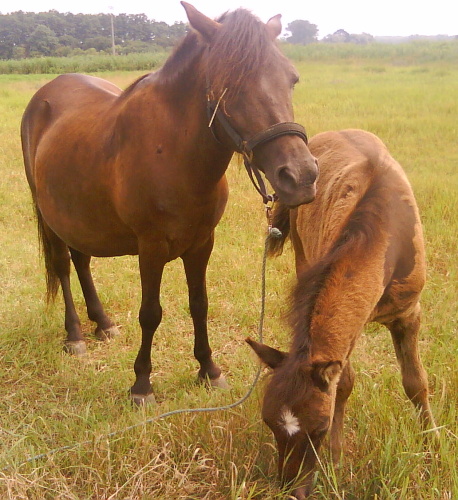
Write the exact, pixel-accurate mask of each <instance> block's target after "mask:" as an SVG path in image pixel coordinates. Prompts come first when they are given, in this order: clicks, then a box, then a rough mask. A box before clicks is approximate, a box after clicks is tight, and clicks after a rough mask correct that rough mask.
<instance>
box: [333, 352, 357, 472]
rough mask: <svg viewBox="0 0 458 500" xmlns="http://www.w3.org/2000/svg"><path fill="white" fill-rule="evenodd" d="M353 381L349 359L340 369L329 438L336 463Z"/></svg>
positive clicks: (341, 445)
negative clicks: (340, 373) (341, 369)
mask: <svg viewBox="0 0 458 500" xmlns="http://www.w3.org/2000/svg"><path fill="white" fill-rule="evenodd" d="M354 382H355V371H354V370H353V367H352V366H351V363H350V360H348V361H347V364H346V365H345V367H344V369H343V371H342V375H341V376H340V380H339V384H338V385H337V392H336V404H335V409H334V417H333V419H332V426H331V435H330V440H329V446H330V450H331V456H332V460H333V462H334V463H337V462H338V461H339V460H340V457H341V455H342V448H343V443H344V416H345V406H346V404H347V400H348V398H349V396H350V394H351V391H352V390H353V385H354Z"/></svg>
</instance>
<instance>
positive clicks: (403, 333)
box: [386, 303, 436, 429]
mask: <svg viewBox="0 0 458 500" xmlns="http://www.w3.org/2000/svg"><path fill="white" fill-rule="evenodd" d="M386 326H387V327H388V329H389V330H390V332H391V336H392V339H393V344H394V348H395V351H396V357H397V359H398V361H399V364H400V365H401V373H402V384H403V386H404V390H405V392H406V394H407V396H408V397H409V398H410V400H411V401H412V403H413V404H414V405H415V406H416V407H417V408H418V410H419V411H420V417H421V422H422V425H423V428H424V429H428V428H435V427H436V424H435V423H434V418H433V415H432V413H431V409H430V406H429V401H428V377H427V375H426V371H425V369H424V368H423V364H422V362H421V359H420V354H419V351H418V333H419V330H420V304H419V303H418V304H417V306H416V308H415V310H414V311H413V312H412V313H411V314H410V315H409V316H402V317H399V318H397V319H395V320H394V321H393V322H391V323H389V324H387V325H386Z"/></svg>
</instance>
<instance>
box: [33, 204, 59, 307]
mask: <svg viewBox="0 0 458 500" xmlns="http://www.w3.org/2000/svg"><path fill="white" fill-rule="evenodd" d="M33 206H34V209H35V215H36V219H37V229H38V241H39V244H40V251H41V254H42V256H43V257H44V260H45V268H46V301H47V302H48V304H49V303H50V302H53V301H54V299H55V298H56V294H57V291H58V290H59V284H60V281H59V277H58V275H57V272H56V269H55V267H54V262H53V253H54V250H53V244H52V240H51V237H50V231H51V230H50V229H49V228H48V226H47V225H46V223H45V221H44V220H43V216H42V215H41V212H40V209H39V208H38V206H37V204H36V202H35V200H33Z"/></svg>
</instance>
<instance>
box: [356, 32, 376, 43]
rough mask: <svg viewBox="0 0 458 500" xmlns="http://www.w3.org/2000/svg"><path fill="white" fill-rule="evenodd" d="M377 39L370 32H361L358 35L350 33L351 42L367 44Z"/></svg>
mask: <svg viewBox="0 0 458 500" xmlns="http://www.w3.org/2000/svg"><path fill="white" fill-rule="evenodd" d="M374 40H375V39H374V37H373V36H372V35H369V33H360V34H358V35H355V34H353V33H352V34H351V35H350V42H351V43H356V44H358V45H367V44H368V43H371V42H373V41H374Z"/></svg>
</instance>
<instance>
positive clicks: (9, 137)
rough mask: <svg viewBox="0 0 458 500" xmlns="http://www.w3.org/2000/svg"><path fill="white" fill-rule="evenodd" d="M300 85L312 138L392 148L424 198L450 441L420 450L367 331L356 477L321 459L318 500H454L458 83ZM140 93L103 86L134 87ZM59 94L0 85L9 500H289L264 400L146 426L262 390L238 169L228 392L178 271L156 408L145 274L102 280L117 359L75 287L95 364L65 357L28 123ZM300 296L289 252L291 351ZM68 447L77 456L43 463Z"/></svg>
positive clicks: (318, 79)
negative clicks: (146, 380) (195, 348)
mask: <svg viewBox="0 0 458 500" xmlns="http://www.w3.org/2000/svg"><path fill="white" fill-rule="evenodd" d="M297 67H298V69H299V71H300V74H301V82H300V83H299V84H298V85H297V88H296V93H295V112H296V120H297V121H298V122H300V123H303V124H304V125H305V126H306V127H307V130H308V132H309V134H310V135H313V134H315V133H317V132H320V131H323V130H330V129H340V128H347V127H352V128H364V129H367V130H370V131H372V132H374V133H376V134H377V135H379V136H380V137H381V138H382V139H383V140H384V141H385V142H386V143H387V144H388V146H389V148H390V149H391V151H392V153H393V155H394V156H395V157H396V158H397V159H398V160H399V161H400V162H401V164H403V166H404V168H405V170H406V172H407V174H408V176H409V178H410V180H411V182H412V184H413V187H414V190H415V193H416V197H417V201H418V204H419V206H420V211H421V214H422V220H423V223H424V231H425V238H426V245H427V258H428V282H427V286H426V289H425V292H424V294H423V311H424V315H423V328H422V340H421V352H422V357H423V360H424V363H425V366H426V368H427V371H428V373H429V378H430V385H431V392H432V398H431V405H432V409H433V412H434V414H435V417H436V420H437V423H438V425H439V426H441V430H440V439H439V442H438V443H437V444H435V445H432V444H431V443H430V442H429V440H428V439H426V441H425V439H424V438H425V435H423V434H422V433H421V432H420V428H419V425H418V422H417V421H416V419H415V411H414V409H413V407H412V405H411V404H410V402H408V401H407V398H406V396H405V395H404V393H403V391H402V386H401V383H400V376H399V370H398V367H397V364H396V360H395V357H394V353H393V349H392V346H391V343H390V339H389V335H388V333H387V332H386V331H385V330H384V329H383V328H379V327H373V326H370V327H369V328H368V329H367V331H366V332H365V334H364V335H363V336H362V337H361V339H360V341H359V343H358V346H357V348H356V350H355V353H354V355H353V360H354V366H355V369H356V371H357V381H356V386H355V389H354V392H353V394H352V396H351V398H350V401H349V405H348V412H347V419H346V436H347V447H346V450H347V451H346V454H345V459H344V462H343V464H342V466H341V467H339V468H337V469H333V468H332V467H331V465H330V463H329V461H328V459H327V456H326V453H324V454H323V456H322V467H323V471H324V472H321V473H320V474H318V475H317V480H316V490H315V494H314V498H317V499H330V498H341V499H344V498H345V499H352V500H362V499H387V500H388V499H396V500H397V499H409V500H410V499H412V500H413V499H415V500H417V499H435V500H436V499H437V500H446V499H450V500H451V499H455V498H458V473H457V466H456V465H457V463H458V443H457V442H458V424H457V422H458V415H457V406H458V405H457V399H458V398H457V394H458V370H457V359H458V319H457V315H456V311H457V309H458V276H457V269H458V266H457V264H456V249H457V248H458V217H457V215H456V214H457V213H458V171H457V164H458V149H457V143H458V129H457V121H456V117H457V116H458V69H457V68H456V65H452V64H448V63H445V62H444V63H440V64H438V63H434V64H418V65H410V66H398V65H393V64H391V63H390V62H388V61H380V60H379V59H374V60H368V59H366V58H361V59H355V58H353V59H352V60H350V61H347V60H342V61H340V62H339V61H338V62H332V63H331V62H329V63H322V62H321V63H320V62H305V61H302V62H299V63H298V64H297ZM138 75H139V73H123V72H116V73H107V74H105V75H104V76H105V77H106V78H108V79H110V80H112V81H114V82H115V83H117V84H118V85H120V86H121V87H125V86H127V85H128V83H129V82H131V81H132V80H134V79H135V78H136V77H137V76H138ZM50 78H51V77H50V76H45V75H3V76H1V77H0V169H1V173H0V203H1V212H0V234H1V242H2V244H1V252H0V273H1V276H2V287H1V288H0V311H1V314H0V383H1V387H2V398H1V400H0V422H1V425H0V436H1V443H2V445H1V447H0V496H1V498H8V499H48V498H49V499H55V498H59V499H82V498H85V499H86V498H87V499H89V498H90V499H128V498H129V499H170V498H173V499H188V500H190V499H199V500H202V499H208V500H219V499H229V500H239V499H240V500H250V499H261V498H262V499H280V498H282V497H284V492H281V491H280V489H279V486H278V483H277V479H276V453H275V451H274V446H273V438H272V436H271V435H270V432H269V431H268V429H267V428H266V427H265V426H264V424H263V423H262V421H261V419H260V404H261V399H262V384H260V385H259V386H258V387H257V389H256V391H255V393H254V395H253V396H252V397H251V398H250V399H249V400H248V401H246V402H245V403H244V404H243V405H242V406H241V407H238V408H235V409H232V410H230V411H224V412H216V413H211V414H189V415H188V414H181V415H177V416H173V417H170V418H168V419H166V420H159V421H154V422H148V423H144V422H145V421H147V420H148V419H152V418H154V417H155V416H156V415H159V414H161V413H163V412H167V411H170V410H174V409H178V408H189V407H192V408H194V407H208V406H215V405H224V404H227V403H230V402H232V401H235V400H236V399H238V398H239V397H241V396H242V395H243V394H244V393H245V391H246V390H247V388H248V386H249V385H250V383H251V381H252V380H253V377H254V374H255V371H256V369H257V362H256V360H255V359H254V356H252V355H251V353H250V351H249V348H248V346H246V345H245V343H244V340H243V339H244V338H245V337H246V336H247V335H251V336H256V334H257V324H258V317H259V309H260V279H261V260H262V251H263V240H264V229H263V227H264V224H265V223H264V215H263V207H262V203H261V202H260V200H259V196H258V195H257V194H256V193H255V191H254V189H253V188H252V186H251V185H250V183H249V180H248V179H247V178H246V174H245V172H244V171H243V169H242V168H241V167H240V165H239V164H238V163H237V161H233V163H232V165H231V166H230V168H229V170H228V176H229V182H230V187H231V196H230V200H229V203H228V208H227V211H226V213H225V215H224V218H223V220H222V222H221V223H220V225H219V226H218V229H217V237H216V245H215V250H214V253H213V255H212V259H211V261H210V267H209V272H208V288H209V299H210V314H209V316H210V320H209V322H210V325H209V326H210V333H211V343H212V346H213V348H214V352H215V358H216V360H217V361H218V362H219V363H220V364H221V366H222V367H223V369H224V371H225V373H226V375H227V377H228V379H229V381H230V383H231V386H232V389H231V390H230V391H228V392H219V391H207V390H206V389H205V388H203V387H200V386H198V385H196V384H195V372H196V370H197V364H196V362H195V360H194V359H193V357H192V326H191V320H190V318H189V315H188V306H187V292H186V289H185V280H184V274H183V271H182V266H181V263H180V262H178V261H177V262H172V263H170V264H169V265H168V266H167V268H166V271H165V274H164V284H163V289H162V297H163V299H162V300H163V307H164V319H163V323H162V324H161V326H160V328H159V330H158V332H157V334H156V337H155V342H154V367H153V377H154V385H155V390H156V396H157V400H158V403H159V404H158V406H157V407H152V408H142V409H134V408H132V407H131V405H130V404H129V402H128V400H127V397H126V396H127V390H128V388H129V387H130V385H131V384H132V382H133V372H132V365H133V361H134V359H135V356H136V353H137V349H138V347H139V337H140V335H139V327H138V324H137V319H136V318H137V310H138V307H139V303H140V285H139V275H138V270H137V263H136V259H135V258H132V257H120V258H117V259H95V260H94V263H93V268H94V274H95V280H96V283H97V284H98V288H99V291H100V295H101V298H102V300H103V302H104V303H105V304H106V305H107V309H108V311H110V313H111V315H112V316H113V318H115V320H116V322H117V323H118V325H120V328H121V331H122V336H121V337H120V338H118V339H116V340H115V341H112V342H110V343H107V344H103V343H100V342H98V341H96V340H95V339H94V337H93V336H91V333H90V332H91V328H92V325H90V323H89V322H88V321H87V319H86V316H85V314H84V307H83V301H82V295H81V292H80V291H79V287H78V285H77V284H76V283H74V291H75V297H76V301H77V305H78V308H79V311H80V312H81V318H82V321H83V326H84V329H85V331H87V332H88V342H89V346H88V350H89V353H88V355H87V356H86V357H85V358H83V359H75V358H72V357H69V356H67V355H65V354H64V353H63V352H62V340H63V304H62V300H61V299H60V298H59V299H58V300H57V302H56V305H55V306H54V307H49V308H48V307H47V306H46V305H45V301H44V291H45V290H44V289H45V281H44V273H43V266H42V263H41V262H40V260H39V257H38V245H37V239H36V229H35V223H34V218H33V213H32V206H31V202H30V196H29V193H28V188H27V183H26V180H25V176H24V174H23V167H22V159H21V153H20V141H19V122H20V118H21V114H22V112H23V110H24V108H25V106H26V104H27V102H28V100H29V99H30V97H31V96H32V94H33V93H34V92H35V91H36V90H37V89H38V88H39V87H40V86H41V85H42V84H43V83H45V82H46V81H47V80H49V79H50ZM293 278H294V275H293V255H292V252H291V250H290V249H288V250H287V251H286V252H285V254H284V255H282V256H281V257H279V258H278V259H275V260H272V261H269V263H268V268H267V303H266V320H265V338H266V341H267V342H268V343H270V344H272V345H274V346H276V347H280V348H286V346H287V344H288V338H289V333H288V330H287V328H285V325H284V323H283V322H282V320H281V317H282V315H283V313H284V311H285V309H286V297H287V292H288V290H289V287H290V284H291V283H292V280H293ZM110 433H114V434H113V435H112V436H111V437H107V435H108V434H110ZM426 438H428V436H426ZM75 444H77V446H74V445H75ZM65 446H69V447H70V448H69V449H65V450H61V451H58V452H56V453H53V454H50V455H48V456H46V457H44V458H37V459H31V458H32V457H35V456H37V455H39V454H41V453H47V452H50V451H52V450H55V449H57V448H61V447H65Z"/></svg>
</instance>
